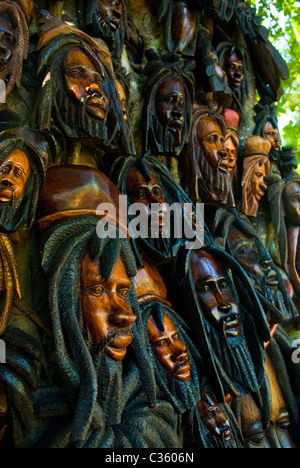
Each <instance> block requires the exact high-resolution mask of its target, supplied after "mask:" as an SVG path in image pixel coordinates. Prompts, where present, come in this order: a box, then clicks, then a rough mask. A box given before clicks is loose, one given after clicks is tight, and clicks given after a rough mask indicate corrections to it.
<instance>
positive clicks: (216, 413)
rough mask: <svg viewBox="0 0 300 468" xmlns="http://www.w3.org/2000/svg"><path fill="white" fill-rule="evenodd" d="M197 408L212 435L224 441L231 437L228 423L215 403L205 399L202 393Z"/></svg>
mask: <svg viewBox="0 0 300 468" xmlns="http://www.w3.org/2000/svg"><path fill="white" fill-rule="evenodd" d="M198 410H199V414H200V417H201V419H202V421H203V422H204V424H205V426H206V427H207V429H208V430H209V433H210V434H211V435H212V436H214V437H216V438H217V439H220V440H222V441H223V442H225V443H226V442H229V441H230V440H231V439H232V429H231V426H230V423H229V421H228V419H227V418H226V415H225V414H224V412H223V411H222V408H221V407H220V406H219V405H218V404H217V403H215V404H214V405H212V404H210V402H209V401H207V400H206V399H205V396H204V395H202V399H201V400H200V402H199V403H198Z"/></svg>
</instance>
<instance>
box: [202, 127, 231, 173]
mask: <svg viewBox="0 0 300 468" xmlns="http://www.w3.org/2000/svg"><path fill="white" fill-rule="evenodd" d="M198 138H199V142H200V146H201V148H202V151H203V154H204V156H205V158H206V160H207V162H208V164H209V165H210V166H211V167H212V168H214V169H215V170H216V171H221V172H224V173H226V172H228V170H229V162H228V154H227V151H226V149H225V137H224V135H223V133H222V130H221V128H220V126H219V125H218V123H217V122H215V121H214V120H212V119H210V118H204V119H202V120H201V122H200V125H199V128H198Z"/></svg>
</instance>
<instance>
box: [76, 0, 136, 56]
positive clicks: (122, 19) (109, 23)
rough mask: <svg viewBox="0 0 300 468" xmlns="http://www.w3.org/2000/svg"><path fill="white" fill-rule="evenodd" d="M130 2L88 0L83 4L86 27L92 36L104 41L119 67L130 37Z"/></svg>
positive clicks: (121, 0) (125, 0) (122, 0)
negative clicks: (128, 3)
mask: <svg viewBox="0 0 300 468" xmlns="http://www.w3.org/2000/svg"><path fill="white" fill-rule="evenodd" d="M127 2H128V0H88V1H85V2H84V5H83V2H82V0H80V1H79V5H80V3H81V4H82V7H81V12H82V14H83V12H84V11H85V22H84V26H85V29H86V31H87V32H88V33H89V34H90V35H91V36H92V37H97V38H100V39H102V40H103V41H104V42H105V43H106V44H107V45H108V47H109V49H110V51H111V53H112V59H113V61H114V63H115V64H116V65H117V64H118V62H119V60H120V59H121V55H122V52H123V46H124V42H125V39H127V36H128V24H127Z"/></svg>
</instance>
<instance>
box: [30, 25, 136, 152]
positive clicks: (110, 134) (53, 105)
mask: <svg viewBox="0 0 300 468" xmlns="http://www.w3.org/2000/svg"><path fill="white" fill-rule="evenodd" d="M44 22H45V24H43V25H42V27H41V30H40V36H41V37H40V40H39V43H38V46H37V48H38V50H40V56H39V65H38V77H39V80H40V82H41V83H43V86H42V88H41V94H40V97H39V100H38V105H37V109H36V118H37V122H38V126H39V128H40V129H41V130H44V131H48V132H50V131H53V128H55V127H57V128H58V129H59V131H60V132H61V133H62V134H63V135H64V137H65V138H66V139H67V140H68V142H69V143H70V142H73V144H74V145H76V144H77V143H80V144H81V145H85V146H87V147H92V148H94V147H96V148H98V149H102V150H107V151H108V152H114V151H116V152H118V154H120V153H122V154H128V153H130V154H132V148H131V144H132V142H131V141H129V138H128V135H127V133H128V132H127V131H126V124H125V121H124V116H123V110H122V106H121V102H120V97H119V93H118V89H117V82H116V78H115V74H114V70H113V65H112V61H111V55H110V52H109V50H108V48H107V46H106V44H105V43H104V42H102V41H101V40H100V39H99V40H94V39H93V38H91V37H90V36H87V35H86V34H85V33H83V32H82V31H79V30H77V29H75V28H72V27H70V26H68V25H67V24H66V23H63V22H61V21H58V20H55V19H53V18H51V17H50V18H47V19H45V20H44ZM68 152H69V153H72V152H75V150H74V149H72V147H70V144H69V145H68ZM70 157H72V154H71V155H70ZM73 159H74V154H73Z"/></svg>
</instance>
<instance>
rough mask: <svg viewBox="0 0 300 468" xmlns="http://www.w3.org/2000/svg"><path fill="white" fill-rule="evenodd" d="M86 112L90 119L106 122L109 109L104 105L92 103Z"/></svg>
mask: <svg viewBox="0 0 300 468" xmlns="http://www.w3.org/2000/svg"><path fill="white" fill-rule="evenodd" d="M86 112H87V114H88V115H89V116H90V117H93V118H94V119H96V120H100V121H101V122H104V121H105V119H106V116H107V109H106V108H105V107H103V105H102V104H99V103H97V102H95V103H92V102H90V103H89V104H88V105H87V107H86Z"/></svg>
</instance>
